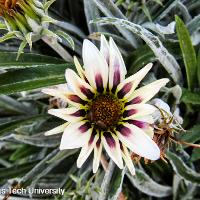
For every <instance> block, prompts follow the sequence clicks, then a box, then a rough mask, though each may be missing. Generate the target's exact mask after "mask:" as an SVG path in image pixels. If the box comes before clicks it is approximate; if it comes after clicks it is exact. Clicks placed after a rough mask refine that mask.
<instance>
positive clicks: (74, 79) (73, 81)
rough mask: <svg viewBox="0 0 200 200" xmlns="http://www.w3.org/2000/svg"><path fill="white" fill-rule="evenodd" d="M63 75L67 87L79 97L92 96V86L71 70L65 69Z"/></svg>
mask: <svg viewBox="0 0 200 200" xmlns="http://www.w3.org/2000/svg"><path fill="white" fill-rule="evenodd" d="M65 77H66V80H67V83H68V85H69V87H70V88H71V89H72V91H73V92H74V93H75V94H76V95H78V96H79V97H80V98H81V99H83V100H87V99H90V98H93V96H94V90H93V88H92V87H91V86H90V85H89V84H87V83H86V82H85V81H84V80H82V79H81V78H80V77H79V76H78V75H77V74H76V73H75V72H74V71H73V70H71V69H67V70H66V71H65Z"/></svg>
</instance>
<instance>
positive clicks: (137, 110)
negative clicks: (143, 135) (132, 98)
mask: <svg viewBox="0 0 200 200" xmlns="http://www.w3.org/2000/svg"><path fill="white" fill-rule="evenodd" d="M155 111H156V108H155V107H154V106H152V105H150V104H132V105H129V106H126V108H125V111H124V114H123V117H125V118H126V119H137V118H141V117H143V116H146V115H151V114H152V113H154V112H155Z"/></svg>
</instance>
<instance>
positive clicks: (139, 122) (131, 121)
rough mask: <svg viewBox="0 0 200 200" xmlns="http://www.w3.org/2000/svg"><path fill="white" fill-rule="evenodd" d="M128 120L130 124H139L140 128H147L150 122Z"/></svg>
mask: <svg viewBox="0 0 200 200" xmlns="http://www.w3.org/2000/svg"><path fill="white" fill-rule="evenodd" d="M126 122H128V123H129V124H133V125H135V126H137V127H138V128H147V126H148V123H146V122H142V121H139V120H126Z"/></svg>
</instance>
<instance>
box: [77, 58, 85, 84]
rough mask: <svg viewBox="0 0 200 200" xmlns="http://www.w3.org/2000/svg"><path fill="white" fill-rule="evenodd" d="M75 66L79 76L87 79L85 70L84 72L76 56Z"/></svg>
mask: <svg viewBox="0 0 200 200" xmlns="http://www.w3.org/2000/svg"><path fill="white" fill-rule="evenodd" d="M74 64H75V66H76V70H77V72H78V75H79V76H80V77H81V78H82V79H83V80H84V79H85V77H84V76H85V75H84V70H83V68H82V66H81V64H80V63H79V61H78V59H77V57H76V56H74Z"/></svg>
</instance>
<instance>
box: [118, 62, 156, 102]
mask: <svg viewBox="0 0 200 200" xmlns="http://www.w3.org/2000/svg"><path fill="white" fill-rule="evenodd" d="M152 66H153V64H152V63H149V64H148V65H146V66H145V67H143V68H142V69H141V70H140V71H138V72H137V73H136V74H134V75H132V76H130V77H128V78H127V79H125V80H124V81H123V82H122V83H120V84H119V86H118V87H117V91H118V96H119V97H120V98H126V99H127V98H129V97H130V96H131V94H132V93H133V91H134V90H135V88H136V87H137V86H138V85H139V83H140V81H141V80H142V79H143V78H144V77H145V76H146V74H147V73H148V72H149V70H150V69H151V68H152Z"/></svg>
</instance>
